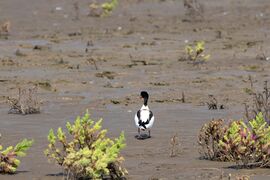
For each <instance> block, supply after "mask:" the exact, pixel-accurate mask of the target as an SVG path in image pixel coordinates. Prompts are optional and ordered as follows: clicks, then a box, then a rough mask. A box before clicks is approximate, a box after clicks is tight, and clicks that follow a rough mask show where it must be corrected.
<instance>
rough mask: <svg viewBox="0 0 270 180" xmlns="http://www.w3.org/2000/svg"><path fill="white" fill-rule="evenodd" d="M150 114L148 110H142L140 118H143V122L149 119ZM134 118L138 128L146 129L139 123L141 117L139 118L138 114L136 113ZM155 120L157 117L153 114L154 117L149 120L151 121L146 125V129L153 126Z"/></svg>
mask: <svg viewBox="0 0 270 180" xmlns="http://www.w3.org/2000/svg"><path fill="white" fill-rule="evenodd" d="M149 115H150V112H149V111H148V110H143V111H141V113H140V119H141V120H142V122H146V121H147V120H148V119H149ZM134 120H135V125H136V126H137V128H140V129H144V127H142V126H140V125H139V118H138V116H137V114H135V118H134ZM154 120H155V117H154V116H152V118H151V119H150V120H149V123H148V124H146V125H145V126H146V129H150V128H152V126H153V124H154Z"/></svg>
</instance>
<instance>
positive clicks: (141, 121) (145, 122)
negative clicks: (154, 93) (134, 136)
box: [134, 91, 155, 138]
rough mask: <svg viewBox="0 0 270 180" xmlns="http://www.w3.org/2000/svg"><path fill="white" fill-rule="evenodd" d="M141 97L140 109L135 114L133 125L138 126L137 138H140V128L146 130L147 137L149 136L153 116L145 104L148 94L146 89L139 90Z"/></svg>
mask: <svg viewBox="0 0 270 180" xmlns="http://www.w3.org/2000/svg"><path fill="white" fill-rule="evenodd" d="M141 98H143V99H144V101H143V105H142V107H141V109H140V110H139V111H138V112H137V113H136V114H135V118H134V120H135V125H136V126H137V128H138V133H139V138H141V130H143V131H145V130H148V137H151V132H150V129H151V128H152V126H153V124H154V120H155V117H154V114H153V112H152V111H151V110H150V109H149V107H148V105H147V102H148V98H149V95H148V93H147V92H146V91H142V92H141Z"/></svg>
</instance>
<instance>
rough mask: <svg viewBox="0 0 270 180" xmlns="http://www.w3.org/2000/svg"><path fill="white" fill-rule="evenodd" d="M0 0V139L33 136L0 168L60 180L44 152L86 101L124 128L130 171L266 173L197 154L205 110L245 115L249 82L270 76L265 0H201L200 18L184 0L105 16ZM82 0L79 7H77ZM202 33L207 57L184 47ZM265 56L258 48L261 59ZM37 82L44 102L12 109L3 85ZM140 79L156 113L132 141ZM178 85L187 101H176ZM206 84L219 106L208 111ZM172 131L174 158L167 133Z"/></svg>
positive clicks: (148, 2) (51, 2)
mask: <svg viewBox="0 0 270 180" xmlns="http://www.w3.org/2000/svg"><path fill="white" fill-rule="evenodd" d="M74 3H76V1H75V0H47V1H42V0H1V1H0V15H1V16H0V17H1V18H0V21H1V22H5V21H6V20H8V21H10V23H11V27H10V33H9V35H8V36H1V40H0V107H1V109H0V133H1V134H2V138H1V143H2V144H3V145H4V146H8V145H14V144H16V143H17V142H18V141H19V140H21V139H23V138H32V139H34V140H35V143H34V145H33V147H32V148H31V149H30V150H29V151H28V154H27V156H26V157H24V158H21V159H22V163H21V166H20V167H19V168H18V172H17V173H16V174H15V175H0V179H20V180H22V179H27V180H29V179H63V170H62V169H61V168H60V167H59V166H57V165H55V164H53V163H49V162H48V160H47V158H46V157H45V155H44V153H43V151H44V149H45V148H46V146H47V134H48V132H49V129H50V128H54V129H57V128H58V127H59V126H62V127H64V126H65V123H66V122H67V121H73V120H74V119H75V118H76V116H78V115H83V113H84V112H85V110H86V109H88V110H89V112H90V114H91V116H92V118H93V119H96V120H98V119H99V118H103V127H104V128H107V129H108V130H109V133H108V136H110V137H112V138H113V137H117V136H118V135H119V134H120V132H121V131H124V132H125V136H126V140H127V147H126V148H125V149H124V150H123V151H122V155H123V156H124V158H125V162H124V166H125V167H126V168H127V170H128V171H129V175H128V179H140V180H141V179H220V178H221V177H223V178H224V179H228V176H229V174H232V177H233V178H234V177H236V176H238V175H248V176H250V177H251V179H269V176H270V172H269V170H268V169H236V168H231V166H232V165H235V163H233V162H226V163H224V162H215V161H208V160H201V159H200V155H199V153H198V145H197V135H198V133H199V130H200V128H201V126H202V125H203V124H204V123H206V122H208V121H209V120H211V119H212V118H224V119H226V120H227V121H229V120H230V119H239V118H242V117H244V105H243V103H249V102H250V101H251V100H252V98H251V97H250V96H249V95H248V94H247V93H246V88H249V87H250V84H249V77H252V79H253V80H254V86H255V87H256V88H257V89H262V87H263V83H264V81H266V80H269V73H270V68H269V67H270V64H269V61H268V59H269V58H267V57H268V55H269V56H270V54H269V53H268V50H269V49H270V42H269V28H270V25H269V24H270V23H269V22H270V20H269V17H270V13H269V11H268V10H269V8H270V4H269V2H268V0H261V1H254V0H245V1H240V0H239V1H238V0H229V1H225V0H219V1H217V0H205V1H203V2H201V3H202V5H203V7H204V8H203V11H202V14H201V15H197V16H199V17H195V18H194V17H191V16H189V15H188V14H187V12H186V11H187V10H186V9H185V7H184V5H183V2H182V1H176V0H174V1H173V0H163V1H161V0H160V1H158V0H134V1H133V0H122V1H121V2H119V5H118V7H117V8H116V9H115V10H114V11H113V12H112V14H111V15H110V16H108V17H100V18H99V17H90V16H89V15H88V14H89V4H90V3H91V2H90V1H88V0H80V1H78V2H77V3H78V6H75V5H74ZM77 7H78V8H77ZM194 41H205V52H206V53H208V54H210V55H211V57H210V59H209V61H207V62H205V63H202V64H196V65H194V64H193V63H190V62H189V61H182V58H183V57H185V55H186V54H185V46H186V45H188V44H192V43H193V42H194ZM264 56H265V58H264ZM33 85H38V96H39V98H40V99H41V101H42V104H41V113H40V114H31V115H18V114H8V111H9V106H8V104H7V103H6V98H7V97H8V96H12V97H15V96H16V95H17V94H18V87H31V86H33ZM141 90H147V91H148V92H149V94H150V99H149V103H148V104H149V106H150V108H151V110H152V111H153V112H154V114H155V124H154V127H153V129H152V132H151V133H152V138H149V139H145V140H138V139H136V138H135V136H136V134H137V129H136V127H135V125H134V120H133V118H134V114H135V112H136V111H137V110H138V109H139V108H140V107H141V105H142V101H141V99H140V98H139V93H140V91H141ZM182 93H184V95H185V103H183V102H182V99H181V98H182ZM209 95H213V96H214V97H215V98H216V99H217V100H218V103H219V104H223V105H224V107H225V109H222V110H208V107H207V101H208V100H209V99H208V97H209ZM174 135H177V137H178V138H179V143H180V144H179V146H178V153H177V156H175V157H170V140H171V138H172V137H173V136H174Z"/></svg>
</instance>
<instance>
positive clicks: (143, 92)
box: [141, 91, 149, 99]
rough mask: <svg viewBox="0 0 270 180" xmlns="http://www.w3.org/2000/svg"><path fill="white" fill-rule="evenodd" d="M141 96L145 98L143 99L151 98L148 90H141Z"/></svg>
mask: <svg viewBox="0 0 270 180" xmlns="http://www.w3.org/2000/svg"><path fill="white" fill-rule="evenodd" d="M141 98H143V99H148V98H149V95H148V93H147V92H146V91H142V92H141Z"/></svg>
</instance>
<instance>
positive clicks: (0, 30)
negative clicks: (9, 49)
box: [0, 21, 11, 36]
mask: <svg viewBox="0 0 270 180" xmlns="http://www.w3.org/2000/svg"><path fill="white" fill-rule="evenodd" d="M0 26H1V27H0V36H7V35H9V33H10V26H11V23H10V21H6V22H4V23H3V24H1V25H0Z"/></svg>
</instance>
